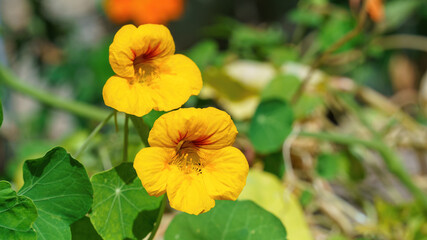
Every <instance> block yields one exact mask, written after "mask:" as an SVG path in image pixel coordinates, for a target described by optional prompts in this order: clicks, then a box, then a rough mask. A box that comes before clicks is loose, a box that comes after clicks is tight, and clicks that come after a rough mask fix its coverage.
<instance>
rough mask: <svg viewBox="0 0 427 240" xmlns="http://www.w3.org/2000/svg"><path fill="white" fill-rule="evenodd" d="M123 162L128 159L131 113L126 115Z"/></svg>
mask: <svg viewBox="0 0 427 240" xmlns="http://www.w3.org/2000/svg"><path fill="white" fill-rule="evenodd" d="M123 131H124V133H123V136H124V137H123V162H127V161H128V141H129V115H128V114H127V113H126V115H125V126H124V129H123Z"/></svg>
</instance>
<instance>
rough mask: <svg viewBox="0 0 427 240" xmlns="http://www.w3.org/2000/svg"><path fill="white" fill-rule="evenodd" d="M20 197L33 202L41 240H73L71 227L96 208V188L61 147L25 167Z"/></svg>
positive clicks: (35, 226) (34, 225) (79, 166)
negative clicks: (91, 207)
mask: <svg viewBox="0 0 427 240" xmlns="http://www.w3.org/2000/svg"><path fill="white" fill-rule="evenodd" d="M23 172H24V186H22V188H21V189H20V190H19V193H18V194H19V195H24V196H27V197H29V198H30V199H31V200H33V202H34V204H35V205H36V207H37V212H38V214H39V216H38V218H37V220H36V222H35V223H34V224H33V227H34V229H35V230H36V232H37V237H38V239H55V240H58V239H70V238H71V231H70V224H71V223H73V222H75V221H76V220H78V219H80V218H82V217H83V216H84V215H85V214H86V213H87V212H88V210H89V209H90V206H91V205H92V195H93V191H92V186H91V184H90V181H89V177H88V175H87V173H86V170H85V169H84V167H83V165H82V164H80V163H79V162H78V161H77V160H75V159H73V158H72V157H71V156H70V154H68V153H67V152H66V151H65V149H63V148H60V147H57V148H54V149H52V150H50V151H49V152H48V153H47V154H46V155H45V156H44V157H42V158H40V159H35V160H27V161H26V162H25V164H24V169H23Z"/></svg>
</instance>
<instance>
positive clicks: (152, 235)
mask: <svg viewBox="0 0 427 240" xmlns="http://www.w3.org/2000/svg"><path fill="white" fill-rule="evenodd" d="M166 198H167V197H166V194H165V195H163V200H162V203H160V204H161V205H160V209H159V215H157V219H156V222H155V223H154V228H153V230H152V231H151V234H150V237H149V238H148V240H153V239H154V237H155V236H156V233H157V230H159V226H160V222H161V221H162V218H163V213H165V208H166Z"/></svg>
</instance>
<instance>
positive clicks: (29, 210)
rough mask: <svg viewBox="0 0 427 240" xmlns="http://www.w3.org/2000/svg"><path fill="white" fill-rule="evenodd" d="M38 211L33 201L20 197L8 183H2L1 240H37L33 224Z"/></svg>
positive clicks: (0, 187)
mask: <svg viewBox="0 0 427 240" xmlns="http://www.w3.org/2000/svg"><path fill="white" fill-rule="evenodd" d="M36 218H37V210H36V206H35V205H34V203H33V201H31V199H29V198H27V197H25V196H18V195H16V192H15V191H14V190H13V189H12V188H11V185H10V183H9V182H7V181H0V236H1V239H36V233H35V232H34V229H32V228H31V224H33V222H34V221H36Z"/></svg>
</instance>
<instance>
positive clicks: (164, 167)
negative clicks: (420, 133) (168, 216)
mask: <svg viewBox="0 0 427 240" xmlns="http://www.w3.org/2000/svg"><path fill="white" fill-rule="evenodd" d="M236 135H237V130H236V126H235V125H234V123H233V121H232V120H231V118H230V116H229V115H228V114H227V113H225V112H224V111H220V110H218V109H216V108H204V109H195V108H184V109H179V110H176V111H173V112H169V113H166V114H164V115H162V116H161V117H160V118H159V119H157V120H156V122H155V123H154V126H153V128H152V129H151V131H150V134H149V138H148V142H149V143H150V146H151V147H148V148H144V149H142V150H141V151H140V152H139V153H138V154H137V155H136V157H135V161H134V168H135V170H136V172H137V174H138V177H139V178H140V179H141V182H142V185H143V186H144V188H145V189H146V190H147V192H148V194H150V195H151V196H161V195H162V194H164V193H165V192H167V196H168V198H169V202H170V205H171V207H173V208H175V209H177V210H180V211H183V212H186V213H190V214H196V215H197V214H200V213H203V212H207V211H209V210H210V209H211V208H213V207H214V206H215V200H236V199H237V197H238V196H239V194H240V192H241V191H242V189H243V187H244V186H245V184H246V177H247V175H248V170H249V166H248V162H247V160H246V158H245V156H244V155H243V153H242V152H241V151H240V150H238V149H237V148H235V147H232V146H231V145H232V144H233V142H234V140H235V138H236Z"/></svg>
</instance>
